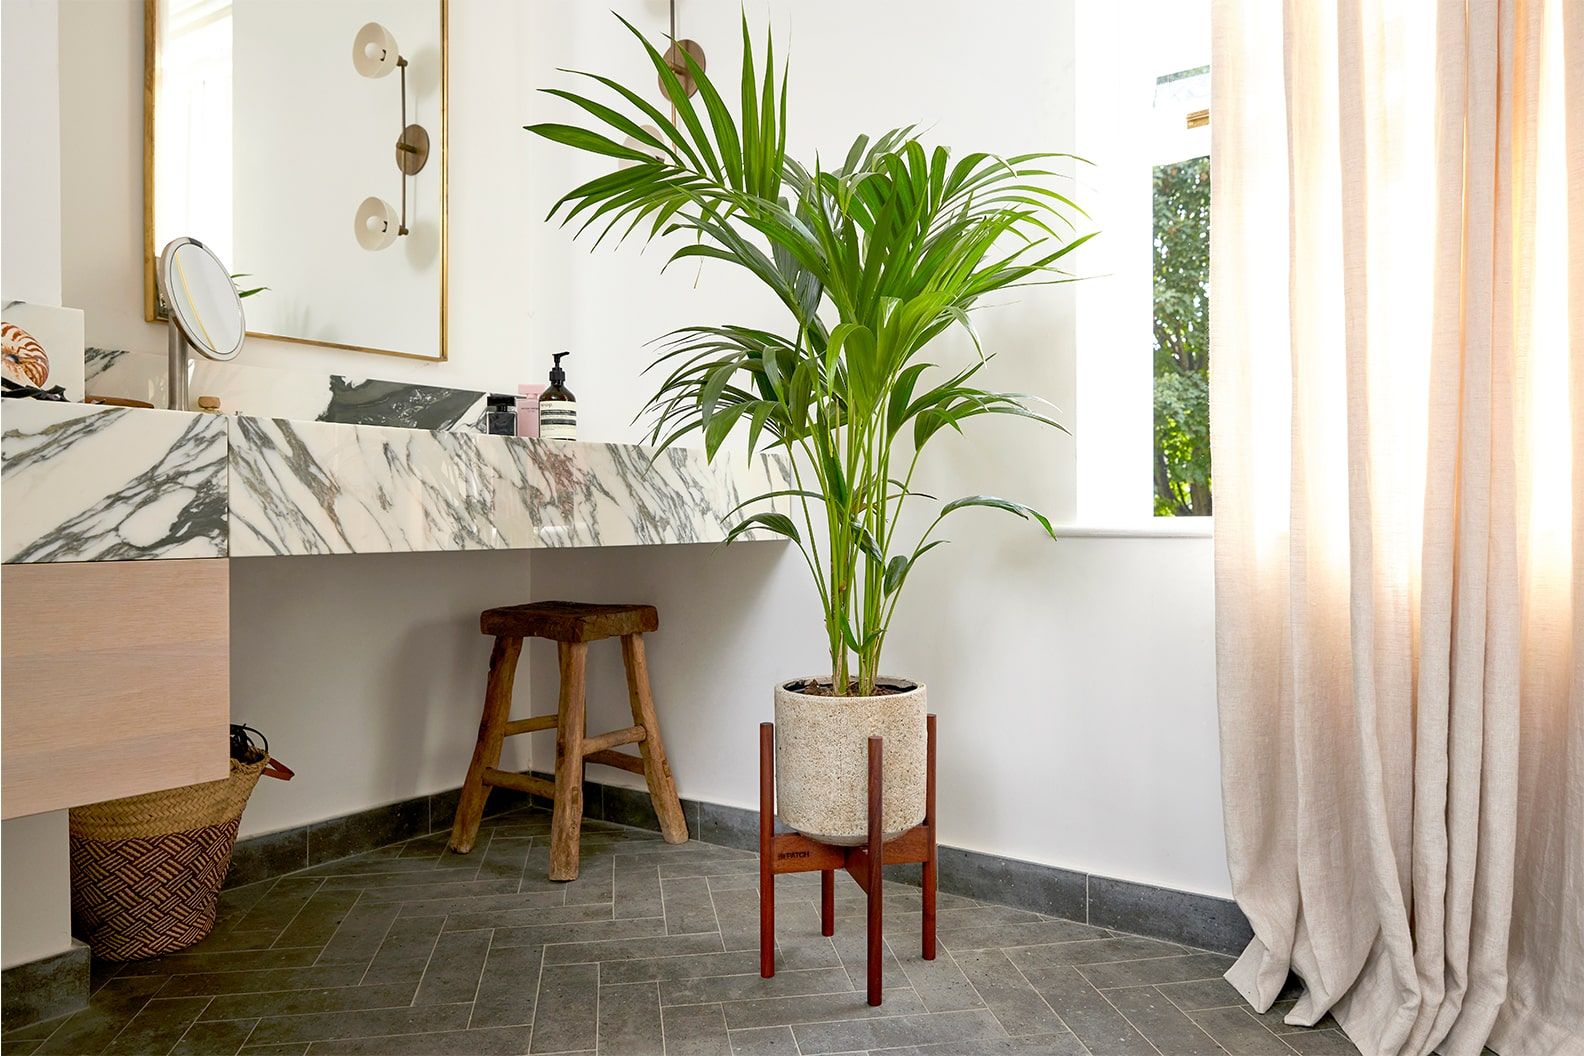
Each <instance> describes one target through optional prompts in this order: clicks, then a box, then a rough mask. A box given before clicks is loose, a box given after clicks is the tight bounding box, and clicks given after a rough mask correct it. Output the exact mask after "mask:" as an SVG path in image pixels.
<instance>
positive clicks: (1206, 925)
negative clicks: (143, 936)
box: [226, 774, 1254, 954]
mask: <svg viewBox="0 0 1584 1056" xmlns="http://www.w3.org/2000/svg"><path fill="white" fill-rule="evenodd" d="M540 776H543V777H547V778H548V777H550V776H551V775H548V774H542V775H540ZM457 795H458V793H457V790H452V791H448V792H437V793H435V794H434V795H432V796H420V797H418V798H416V799H409V800H404V801H402V802H400V803H392V804H389V805H387V806H383V807H375V808H373V809H372V810H365V811H360V812H358V813H356V814H351V815H347V816H346V817H343V818H332V819H330V820H328V821H320V822H315V823H314V824H312V825H305V826H301V827H299V828H295V829H287V830H285V831H283V832H275V833H270V834H268V835H264V836H254V837H250V838H248V839H245V840H241V841H238V843H237V848H236V854H235V855H234V856H233V857H232V859H231V873H230V875H229V876H228V877H227V878H226V886H228V887H234V886H237V885H239V884H248V883H253V882H254V881H257V880H263V879H267V878H269V877H271V876H279V875H280V874H282V873H288V872H291V871H293V870H296V869H304V868H307V867H308V866H310V865H318V864H319V863H321V862H327V861H330V860H332V859H335V858H344V857H346V856H347V855H351V854H360V853H362V852H364V851H371V850H373V849H374V848H376V847H383V846H385V845H386V844H390V843H395V842H397V841H398V840H407V839H412V838H413V837H415V836H423V835H426V834H428V833H431V832H442V831H444V830H446V829H449V828H450V827H451V819H452V818H453V817H454V816H455V814H456V804H457ZM528 802H533V803H534V804H536V805H538V806H549V801H547V800H544V799H541V798H539V797H537V796H531V797H530V796H525V795H523V794H522V793H514V792H511V791H510V790H508V789H504V788H497V789H495V790H494V791H493V792H491V793H490V798H489V807H490V813H498V812H501V811H506V810H512V809H515V808H516V807H520V806H523V805H524V804H525V803H528ZM583 809H584V814H585V816H587V817H590V818H598V819H599V820H601V821H611V822H616V823H618V824H622V825H631V826H633V827H634V828H639V829H658V828H659V823H658V822H657V821H656V820H655V814H654V808H653V806H651V805H650V803H649V794H648V793H647V792H645V791H643V790H638V789H630V788H623V787H621V786H619V785H606V784H601V783H599V782H597V781H589V782H586V783H585V785H584V788H583ZM682 812H683V815H684V816H685V817H686V818H687V823H688V831H689V832H691V833H692V834H693V835H694V836H696V837H697V838H699V839H701V840H704V841H706V842H708V843H717V844H721V845H723V846H726V847H737V848H741V849H744V850H753V849H755V848H756V847H757V846H758V842H759V813H758V811H753V810H745V809H743V808H742V807H727V806H722V805H721V804H719V803H707V802H704V801H703V800H696V799H684V800H683V801H682ZM888 875H889V876H891V877H892V878H893V879H896V880H901V881H903V882H906V883H913V884H917V883H918V882H919V870H918V867H917V866H896V867H894V868H893V869H891V870H889V871H888ZM939 883H940V889H941V890H942V891H948V892H950V893H952V894H957V895H963V896H965V897H968V898H977V899H983V900H985V901H988V902H998V903H1001V904H1003V905H1011V906H1016V907H1018V908H1020V909H1029V910H1033V911H1034V912H1036V913H1049V914H1051V915H1053V916H1059V917H1066V918H1068V919H1069V920H1078V921H1083V922H1084V923H1088V924H1093V925H1095V926H1097V927H1102V928H1116V929H1117V930H1119V931H1128V932H1132V933H1134V934H1136V935H1147V936H1149V937H1151V938H1157V939H1165V940H1167V941H1170V942H1180V943H1184V944H1186V945H1189V946H1197V947H1199V948H1201V949H1206V950H1215V951H1217V952H1218V953H1232V954H1236V953H1240V952H1242V950H1243V947H1245V946H1247V945H1248V942H1249V940H1250V939H1251V938H1253V934H1254V933H1253V930H1252V929H1251V928H1250V927H1249V924H1248V920H1247V918H1246V917H1244V915H1243V912H1242V911H1241V910H1240V909H1238V907H1237V904H1236V903H1235V902H1233V901H1232V900H1231V899H1226V898H1216V897H1214V896H1212V895H1201V894H1196V893H1194V892H1190V891H1177V890H1174V889H1172V888H1168V887H1152V886H1150V885H1149V884H1140V883H1135V882H1134V881H1131V880H1117V879H1114V878H1112V877H1108V876H1096V875H1094V874H1091V873H1080V872H1075V871H1073V870H1071V869H1061V868H1058V867H1056V866H1051V865H1041V864H1038V863H1036V862H1025V861H1022V860H1020V859H1016V858H1002V857H999V856H997V855H994V854H985V853H984V852H982V851H969V850H964V849H962V848H960V847H946V846H943V847H941V848H940V878H939Z"/></svg>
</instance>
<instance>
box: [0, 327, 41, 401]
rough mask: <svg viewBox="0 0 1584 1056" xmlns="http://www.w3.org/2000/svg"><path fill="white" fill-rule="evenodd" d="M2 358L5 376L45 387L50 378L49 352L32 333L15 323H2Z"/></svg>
mask: <svg viewBox="0 0 1584 1056" xmlns="http://www.w3.org/2000/svg"><path fill="white" fill-rule="evenodd" d="M0 344H3V346H4V347H3V351H0V358H3V359H4V363H5V376H6V377H8V378H10V379H11V380H12V381H15V382H17V383H19V384H22V385H32V386H33V387H34V388H40V389H41V388H43V387H44V383H45V382H46V381H48V380H49V372H50V364H49V354H48V353H47V352H45V351H44V346H43V345H41V344H39V343H38V341H36V340H35V339H34V337H33V335H32V334H30V333H28V332H27V331H26V330H24V329H22V328H21V327H20V326H17V325H16V324H15V323H3V324H0Z"/></svg>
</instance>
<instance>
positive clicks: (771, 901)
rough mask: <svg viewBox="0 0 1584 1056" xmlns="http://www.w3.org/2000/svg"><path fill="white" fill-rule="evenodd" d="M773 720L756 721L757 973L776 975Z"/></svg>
mask: <svg viewBox="0 0 1584 1056" xmlns="http://www.w3.org/2000/svg"><path fill="white" fill-rule="evenodd" d="M774 838H775V723H773V722H763V723H760V724H759V974H760V975H761V976H763V977H764V978H766V979H769V978H770V977H771V976H773V975H775V871H774V868H773V865H774V861H775V859H774V858H773V857H772V852H771V844H772V842H773V840H774Z"/></svg>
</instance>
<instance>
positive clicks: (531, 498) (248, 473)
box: [0, 400, 793, 818]
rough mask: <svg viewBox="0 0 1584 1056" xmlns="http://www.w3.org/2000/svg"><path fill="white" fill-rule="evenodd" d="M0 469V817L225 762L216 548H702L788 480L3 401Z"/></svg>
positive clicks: (334, 428)
mask: <svg viewBox="0 0 1584 1056" xmlns="http://www.w3.org/2000/svg"><path fill="white" fill-rule="evenodd" d="M0 483H3V490H0V557H3V561H4V590H3V598H4V606H5V614H4V623H5V626H6V641H5V643H4V678H5V686H4V694H5V708H4V724H5V729H4V741H3V744H4V759H3V764H4V767H5V771H6V781H5V786H4V797H3V814H4V816H5V817H8V818H9V817H15V816H19V815H24V814H32V813H37V812H39V811H43V810H55V809H60V808H62V807H69V806H74V805H77V804H81V803H91V802H97V801H99V800H103V799H106V798H112V797H115V796H124V795H131V794H135V793H138V792H144V791H151V790H153V789H157V788H166V787H172V786H175V785H178V784H184V783H190V782H193V781H200V780H212V779H214V778H217V777H220V776H223V774H224V773H225V767H226V754H227V753H226V750H225V739H224V738H225V731H226V724H227V722H228V721H229V677H228V676H229V646H230V641H229V611H230V601H229V567H230V562H231V561H232V560H239V559H268V558H271V557H280V556H306V555H319V554H392V553H432V552H439V551H470V550H534V549H541V548H547V547H600V546H639V545H660V544H674V543H708V542H719V541H721V540H723V539H724V537H725V533H726V530H727V528H728V527H729V525H730V519H729V515H730V514H731V512H732V511H733V509H734V508H735V507H737V506H738V504H740V503H741V502H742V501H743V500H744V499H747V498H750V497H752V496H755V495H759V494H762V493H765V492H769V491H775V490H781V489H786V488H790V487H792V486H793V485H792V482H791V480H790V472H789V469H788V467H787V465H786V463H785V462H784V461H783V460H781V459H779V458H777V457H773V456H765V455H760V456H755V457H753V458H752V459H745V458H742V457H740V456H739V457H735V458H728V457H722V458H720V459H718V460H716V461H715V462H714V463H711V462H709V461H707V460H706V459H705V457H704V453H703V452H702V451H699V450H696V449H691V448H673V449H671V450H668V451H664V452H660V453H658V454H657V453H656V452H655V450H654V449H652V448H646V447H640V446H633V445H624V444H600V443H555V442H550V441H541V440H533V439H526V438H518V437H503V436H489V435H484V434H480V433H474V432H468V431H453V430H442V431H426V430H421V429H408V428H396V427H388V426H369V425H351V424H340V423H333V422H304V421H293V420H288V419H281V418H268V417H258V416H251V415H216V414H194V413H186V412H179V411H159V410H145V409H125V408H106V407H95V406H88V405H83V404H62V403H40V402H31V401H15V400H8V401H6V402H5V404H4V406H3V411H0ZM304 603H305V604H311V603H312V599H311V598H309V599H304ZM129 758H131V759H136V760H137V766H135V767H134V766H128V765H127V760H128V759H129Z"/></svg>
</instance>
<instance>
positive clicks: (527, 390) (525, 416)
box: [517, 384, 549, 437]
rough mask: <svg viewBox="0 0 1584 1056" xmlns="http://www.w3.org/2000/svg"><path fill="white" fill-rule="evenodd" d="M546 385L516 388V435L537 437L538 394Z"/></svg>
mask: <svg viewBox="0 0 1584 1056" xmlns="http://www.w3.org/2000/svg"><path fill="white" fill-rule="evenodd" d="M547 388H549V386H548V385H543V384H539V385H519V386H517V435H518V436H534V437H537V436H538V435H539V394H540V393H541V392H543V391H544V390H545V389H547Z"/></svg>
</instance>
